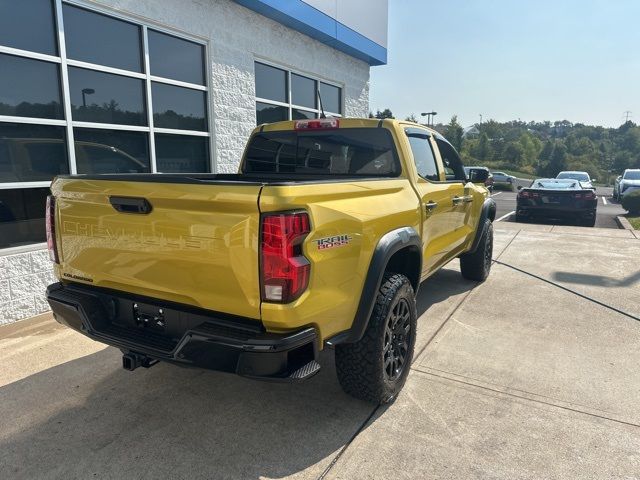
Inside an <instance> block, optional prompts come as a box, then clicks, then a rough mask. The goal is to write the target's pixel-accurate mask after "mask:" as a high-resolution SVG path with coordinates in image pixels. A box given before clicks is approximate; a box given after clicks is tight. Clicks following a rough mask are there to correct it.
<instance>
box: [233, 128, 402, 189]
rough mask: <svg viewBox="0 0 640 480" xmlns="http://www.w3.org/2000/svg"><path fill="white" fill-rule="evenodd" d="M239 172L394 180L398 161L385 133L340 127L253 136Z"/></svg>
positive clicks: (384, 131)
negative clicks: (387, 178)
mask: <svg viewBox="0 0 640 480" xmlns="http://www.w3.org/2000/svg"><path fill="white" fill-rule="evenodd" d="M242 171H243V173H300V174H317V175H348V176H363V177H397V176H398V175H400V171H401V168H400V162H399V160H398V155H397V153H396V149H395V146H394V143H393V138H392V137H391V134H390V133H389V131H388V130H386V129H382V128H375V129H373V128H343V129H337V130H326V131H313V132H295V131H282V132H264V133H257V134H255V135H254V136H253V137H252V138H251V140H250V142H249V146H248V147H247V153H246V155H245V160H244V163H243V168H242Z"/></svg>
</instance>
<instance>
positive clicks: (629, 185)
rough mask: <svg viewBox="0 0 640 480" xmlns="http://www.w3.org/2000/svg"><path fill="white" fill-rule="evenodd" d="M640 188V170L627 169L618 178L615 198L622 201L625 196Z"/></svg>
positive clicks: (614, 187)
mask: <svg viewBox="0 0 640 480" xmlns="http://www.w3.org/2000/svg"><path fill="white" fill-rule="evenodd" d="M638 187H640V168H627V169H626V170H625V171H624V173H623V174H622V175H620V176H619V177H618V178H616V183H615V184H614V185H613V198H615V199H616V200H617V201H620V199H621V198H622V196H623V195H626V194H627V193H629V192H630V191H632V190H635V189H636V188H638Z"/></svg>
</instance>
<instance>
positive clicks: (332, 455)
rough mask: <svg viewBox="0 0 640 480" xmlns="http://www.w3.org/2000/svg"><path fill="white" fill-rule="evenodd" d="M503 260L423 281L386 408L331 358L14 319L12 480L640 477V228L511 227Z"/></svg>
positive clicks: (2, 346) (1, 416) (6, 374)
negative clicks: (267, 356) (292, 375)
mask: <svg viewBox="0 0 640 480" xmlns="http://www.w3.org/2000/svg"><path fill="white" fill-rule="evenodd" d="M585 230H588V232H589V235H585V234H584V231H585ZM494 258H495V260H496V262H495V264H494V267H493V271H492V274H491V276H490V278H489V279H488V280H487V281H486V282H485V283H483V284H481V285H478V284H476V283H474V282H470V281H466V280H463V279H462V278H461V277H460V275H459V272H458V271H457V262H454V263H452V264H451V265H450V266H449V267H447V268H445V269H444V270H442V271H440V272H439V273H438V274H436V275H435V276H434V277H432V278H431V279H429V280H427V281H426V282H424V283H423V285H422V287H421V290H420V294H419V298H418V309H419V312H420V314H421V317H420V320H419V338H418V342H417V346H416V357H415V360H414V363H413V366H412V372H411V373H410V375H409V378H408V381H407V384H406V386H405V389H404V390H403V392H402V393H401V395H400V396H399V398H398V399H397V401H396V402H395V403H394V404H393V405H391V406H387V407H374V406H372V405H369V404H366V403H362V402H360V401H357V400H354V399H352V398H350V397H348V396H347V395H345V394H343V393H342V392H341V390H340V387H339V385H338V383H337V381H336V379H335V372H334V368H333V363H332V355H331V352H326V353H325V354H324V355H323V357H322V359H321V363H322V365H323V370H322V371H321V373H320V374H319V375H318V376H316V377H314V378H313V379H311V380H309V381H307V382H305V383H302V384H295V385H289V384H271V383H260V382H254V381H250V380H245V379H241V378H237V377H234V376H229V375H225V374H220V373H216V372H209V371H199V370H188V369H181V368H178V367H175V366H171V365H164V364H160V365H157V366H155V367H153V368H152V369H150V370H144V369H138V370H136V371H135V372H126V371H123V370H121V369H120V352H119V351H118V350H116V349H113V348H110V347H104V346H103V345H100V344H98V343H94V342H92V341H90V340H88V339H86V338H85V337H83V336H81V335H80V334H77V333H75V332H72V331H70V330H68V329H65V328H63V327H60V326H58V325H57V324H56V323H54V322H53V321H52V320H51V319H50V318H49V317H48V316H42V317H38V318H36V319H32V320H28V321H25V322H21V323H18V324H15V325H11V326H8V327H2V328H0V362H1V363H0V364H1V365H2V366H3V367H2V369H1V370H0V478H7V479H9V478H11V479H14V478H16V479H17V478H233V479H235V478H248V479H258V478H305V479H306V478H314V479H317V478H327V479H329V478H336V479H337V478H340V479H355V478H358V479H360V478H411V479H415V478H482V479H485V478H504V479H512V478H532V479H533V478H536V479H537V478H594V479H602V478H607V479H609V478H620V479H627V480H628V479H638V478H640V409H638V400H639V399H640V369H639V368H638V365H639V364H640V297H639V296H638V294H637V292H638V289H639V287H640V266H639V265H638V260H637V259H638V258H640V238H638V237H636V236H635V235H634V234H633V233H632V232H631V231H627V230H609V229H598V228H593V229H584V228H580V227H562V226H546V225H526V224H525V225H520V224H513V223H511V224H498V225H497V229H496V245H495V253H494Z"/></svg>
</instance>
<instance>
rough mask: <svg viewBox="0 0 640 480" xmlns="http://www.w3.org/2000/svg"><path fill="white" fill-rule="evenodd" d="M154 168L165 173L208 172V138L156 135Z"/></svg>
mask: <svg viewBox="0 0 640 480" xmlns="http://www.w3.org/2000/svg"><path fill="white" fill-rule="evenodd" d="M155 139H156V168H157V169H158V171H159V172H165V173H192V172H208V171H209V138H208V137H193V136H186V135H171V134H162V133H156V135H155Z"/></svg>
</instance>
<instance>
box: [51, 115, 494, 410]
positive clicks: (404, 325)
mask: <svg viewBox="0 0 640 480" xmlns="http://www.w3.org/2000/svg"><path fill="white" fill-rule="evenodd" d="M483 172H486V171H483V170H479V171H471V172H470V176H469V178H468V177H467V174H465V171H464V167H463V165H462V162H461V161H460V158H459V156H458V154H457V153H456V151H455V149H454V148H453V147H452V146H451V145H450V144H449V143H448V142H447V141H446V140H445V138H444V137H442V136H441V135H440V134H439V133H437V132H436V131H434V130H431V129H429V128H426V127H423V126H420V125H417V124H413V123H408V122H400V121H396V120H376V119H351V118H340V119H336V118H326V119H314V120H301V121H289V122H279V123H273V124H265V125H261V126H258V127H257V128H256V129H255V130H254V132H253V133H252V135H251V136H250V138H249V140H248V143H247V147H246V149H245V152H244V155H243V158H242V161H241V164H240V171H239V173H237V174H107V175H67V176H59V177H57V178H56V179H55V180H54V181H53V183H52V186H51V192H52V195H51V196H50V197H48V200H47V209H46V218H47V220H46V224H47V243H48V248H49V253H50V257H51V259H52V261H53V262H54V265H55V273H56V276H57V278H58V279H59V282H58V283H54V284H52V285H50V286H49V287H48V289H47V297H48V301H49V303H50V305H51V308H52V310H53V314H54V316H55V318H56V319H57V321H58V322H60V323H62V324H64V325H67V326H69V327H71V328H73V329H75V330H77V331H79V332H81V333H83V334H84V335H87V336H88V337H90V338H92V339H94V340H97V341H99V342H103V343H106V344H108V345H112V346H115V347H117V348H119V349H120V350H121V351H122V352H123V357H122V359H123V367H124V368H125V369H127V370H134V369H136V368H137V367H140V366H142V367H150V366H151V365H154V364H155V363H157V362H158V361H167V362H173V363H177V364H182V365H187V366H197V367H204V368H210V369H214V370H219V371H224V372H231V373H236V374H238V375H242V376H246V377H252V378H256V379H268V380H281V381H286V380H289V381H292V380H302V379H305V378H308V377H310V376H312V375H314V374H315V373H317V372H318V370H319V369H320V364H319V363H318V362H317V358H318V355H319V351H320V350H322V349H323V348H326V347H327V346H329V347H331V348H334V349H335V360H336V369H337V375H338V379H339V382H340V384H341V386H342V387H343V389H344V390H345V391H346V392H347V393H349V394H351V395H353V396H355V397H358V398H360V399H364V400H367V401H372V402H378V403H384V402H389V401H391V400H393V399H394V398H395V397H396V394H397V393H398V392H399V390H400V389H401V388H402V386H403V384H404V382H405V379H406V377H407V374H408V372H409V367H410V364H411V360H412V356H413V349H414V344H415V339H416V328H417V325H416V321H417V316H418V313H417V312H416V300H415V299H416V293H417V291H418V288H419V286H420V282H421V281H422V280H424V279H426V278H427V277H429V276H430V275H432V274H433V273H434V272H436V271H437V270H438V269H439V268H440V267H442V266H443V265H445V264H446V263H448V262H450V261H451V260H453V259H455V258H459V259H460V267H461V271H462V275H463V276H464V277H466V278H469V279H473V280H477V281H483V280H484V279H485V278H486V277H487V275H488V274H489V270H490V268H491V255H492V245H493V230H492V221H493V220H494V217H495V213H496V207H495V203H494V201H493V200H492V199H491V198H490V195H489V193H488V191H487V189H486V188H485V187H484V186H482V185H481V184H482V182H484V181H485V180H486V178H483V175H486V173H483ZM474 177H475V178H474ZM474 182H475V183H474ZM477 183H480V185H477ZM427 295H428V292H427Z"/></svg>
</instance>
